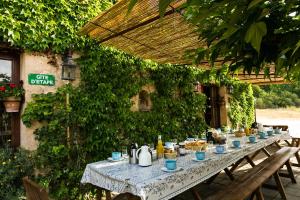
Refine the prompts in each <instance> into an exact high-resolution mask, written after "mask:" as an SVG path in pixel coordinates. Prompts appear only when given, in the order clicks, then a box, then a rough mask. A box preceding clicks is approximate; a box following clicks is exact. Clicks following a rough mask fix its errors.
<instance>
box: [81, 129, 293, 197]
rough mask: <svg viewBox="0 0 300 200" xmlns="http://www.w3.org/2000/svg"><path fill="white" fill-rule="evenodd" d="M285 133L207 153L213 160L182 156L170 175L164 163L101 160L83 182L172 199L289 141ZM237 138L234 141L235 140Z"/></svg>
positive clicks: (92, 167)
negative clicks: (261, 151)
mask: <svg viewBox="0 0 300 200" xmlns="http://www.w3.org/2000/svg"><path fill="white" fill-rule="evenodd" d="M289 138H290V136H289V134H288V133H286V132H284V133H282V134H278V135H275V136H271V137H269V138H268V139H258V141H257V143H254V144H250V143H245V144H244V145H243V147H242V148H240V149H233V148H230V147H229V148H228V153H226V154H215V153H213V152H210V153H207V156H206V157H208V158H209V159H208V160H205V161H201V162H195V161H194V160H192V158H191V157H192V156H184V157H178V159H177V166H178V167H182V170H181V171H178V172H174V173H167V172H164V171H162V170H161V168H162V167H163V163H162V162H158V161H155V162H153V165H152V166H149V167H140V166H138V165H132V164H129V163H128V160H125V161H121V162H108V161H100V162H95V163H91V164H88V165H87V166H86V168H85V171H84V174H83V177H82V179H81V183H91V184H93V185H96V186H98V187H101V188H105V189H108V190H110V191H114V192H119V193H125V192H129V193H132V194H134V195H137V196H140V197H141V199H142V200H146V199H147V200H152V199H153V200H157V199H170V198H172V197H174V196H176V195H178V194H180V193H182V192H184V191H186V190H188V189H190V188H192V187H194V186H196V185H197V184H199V183H201V182H203V181H205V180H207V179H208V178H210V177H212V176H213V175H214V174H216V173H218V172H219V171H221V170H222V169H224V168H226V167H228V166H230V165H231V164H232V163H235V162H236V161H238V160H239V159H241V158H243V157H244V156H246V155H249V154H251V153H254V152H255V151H257V150H259V149H261V148H263V147H266V146H268V145H270V144H272V143H274V142H275V141H277V140H285V139H289ZM231 139H233V138H231Z"/></svg>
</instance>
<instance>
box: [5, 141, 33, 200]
mask: <svg viewBox="0 0 300 200" xmlns="http://www.w3.org/2000/svg"><path fill="white" fill-rule="evenodd" d="M31 154H32V153H30V152H29V151H26V150H23V149H17V150H16V151H15V152H14V151H13V149H11V148H9V147H7V146H6V147H3V148H0V197H1V199H2V200H17V199H19V198H18V197H20V196H24V190H23V187H22V178H23V177H24V176H31V175H32V174H33V158H32V155H31Z"/></svg>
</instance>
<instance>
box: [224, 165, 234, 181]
mask: <svg viewBox="0 0 300 200" xmlns="http://www.w3.org/2000/svg"><path fill="white" fill-rule="evenodd" d="M224 171H225V173H226V174H227V176H228V177H229V178H230V180H232V181H233V180H234V177H233V175H232V173H231V171H230V170H229V169H228V168H227V167H226V168H225V169H224Z"/></svg>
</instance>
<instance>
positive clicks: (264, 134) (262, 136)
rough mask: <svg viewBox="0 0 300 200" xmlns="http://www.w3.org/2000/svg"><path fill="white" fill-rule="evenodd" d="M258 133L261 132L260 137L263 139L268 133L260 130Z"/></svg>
mask: <svg viewBox="0 0 300 200" xmlns="http://www.w3.org/2000/svg"><path fill="white" fill-rule="evenodd" d="M258 134H259V137H260V138H261V139H263V138H265V137H266V133H265V132H259V133H258Z"/></svg>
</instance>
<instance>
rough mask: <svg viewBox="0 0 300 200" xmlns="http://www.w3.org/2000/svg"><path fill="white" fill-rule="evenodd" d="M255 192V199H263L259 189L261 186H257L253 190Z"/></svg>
mask: <svg viewBox="0 0 300 200" xmlns="http://www.w3.org/2000/svg"><path fill="white" fill-rule="evenodd" d="M255 194H256V199H257V200H264V195H263V193H262V191H261V187H259V188H257V189H256V190H255Z"/></svg>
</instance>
